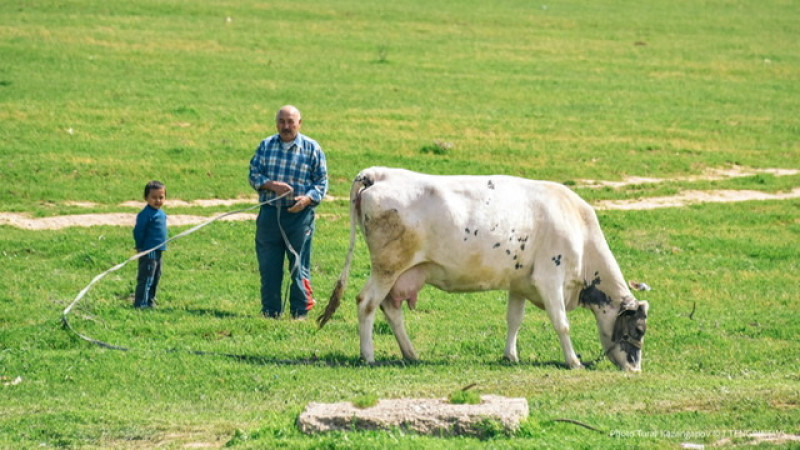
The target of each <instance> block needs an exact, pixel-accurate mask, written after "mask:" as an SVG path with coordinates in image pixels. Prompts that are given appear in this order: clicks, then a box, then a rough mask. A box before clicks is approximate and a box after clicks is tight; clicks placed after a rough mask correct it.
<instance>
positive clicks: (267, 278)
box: [256, 205, 314, 317]
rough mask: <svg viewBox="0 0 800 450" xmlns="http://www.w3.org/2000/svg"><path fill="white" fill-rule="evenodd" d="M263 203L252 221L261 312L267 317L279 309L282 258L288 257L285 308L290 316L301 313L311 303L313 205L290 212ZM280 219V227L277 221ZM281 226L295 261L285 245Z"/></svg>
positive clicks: (306, 312)
mask: <svg viewBox="0 0 800 450" xmlns="http://www.w3.org/2000/svg"><path fill="white" fill-rule="evenodd" d="M280 208H281V209H280V211H279V210H278V209H277V208H276V207H274V206H270V205H264V206H262V207H261V210H260V211H259V213H258V220H257V221H256V256H257V257H258V270H259V273H260V274H261V312H262V313H263V314H265V315H268V316H271V317H278V316H280V315H281V314H282V313H283V303H282V302H281V285H282V284H283V274H284V261H285V260H286V259H288V260H289V273H290V275H291V284H290V285H289V310H290V311H291V314H292V316H293V317H297V316H305V315H306V314H308V311H309V310H311V308H313V307H314V298H313V295H312V294H313V293H312V290H311V241H312V238H313V237H314V208H306V209H304V210H303V211H300V212H299V213H290V212H289V211H287V208H286V207H280ZM279 220H280V227H279V226H278V221H279ZM281 227H282V228H283V231H284V233H286V238H287V239H288V241H289V244H291V246H292V248H293V249H294V251H295V252H296V253H297V254H298V255H299V256H300V259H299V261H298V260H297V258H296V257H295V255H294V254H293V253H292V252H291V250H290V249H289V247H287V245H286V242H285V241H284V237H283V235H282V234H281Z"/></svg>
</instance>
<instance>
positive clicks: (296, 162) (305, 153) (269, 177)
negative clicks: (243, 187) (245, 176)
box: [250, 133, 328, 206]
mask: <svg viewBox="0 0 800 450" xmlns="http://www.w3.org/2000/svg"><path fill="white" fill-rule="evenodd" d="M269 181H281V182H284V183H286V184H288V185H290V186H291V187H292V189H293V190H294V196H295V197H297V196H301V195H307V196H309V197H310V198H311V201H312V202H313V205H317V204H319V202H321V201H322V198H323V197H325V193H326V192H327V191H328V166H327V164H326V163H325V153H323V152H322V147H320V145H319V144H318V143H317V141H315V140H313V139H311V138H309V137H307V136H304V135H302V134H299V133H298V134H297V137H296V138H295V140H294V144H293V145H292V146H291V147H290V148H289V149H288V150H284V149H283V146H282V145H281V137H280V135H279V134H275V135H274V136H272V137H269V138H267V139H264V140H263V141H261V144H259V146H258V148H257V149H256V153H255V155H253V159H251V160H250V186H252V187H253V189H255V190H258V193H259V196H258V200H259V202H265V201H267V200H270V199H274V198H275V197H278V195H277V194H275V193H274V192H272V191H270V190H268V189H262V190H259V189H258V188H260V187H261V186H263V185H264V183H267V182H269ZM273 204H276V205H282V206H291V205H292V204H294V200H293V199H290V198H288V197H285V198H282V199H280V200H278V202H276V203H273Z"/></svg>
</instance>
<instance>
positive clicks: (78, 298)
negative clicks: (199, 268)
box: [61, 191, 297, 356]
mask: <svg viewBox="0 0 800 450" xmlns="http://www.w3.org/2000/svg"><path fill="white" fill-rule="evenodd" d="M291 193H292V191H289V192H286V193H284V194H282V195H279V196H278V197H275V198H273V199H270V200H265V201H263V202H260V203H258V204H256V205H253V206H249V207H247V208H244V209H239V210H236V211H230V212H226V213H224V214H220V215H219V216H216V217H213V218H211V219H209V220H207V221H205V222H203V223H201V224H198V225H195V226H194V227H192V228H189V229H188V230H186V231H184V232H182V233H179V234H177V235H175V236H173V237H171V238H169V239H167V240H166V241H164V242H163V243H161V244H159V245H157V246H155V247H153V248H151V249H149V250H144V251H142V252H139V253H137V254H135V255H133V256H131V257H130V258H128V259H127V260H125V261H123V262H121V263H119V264H117V265H116V266H113V267H111V268H110V269H108V270H106V271H105V272H103V273H101V274H99V275H97V276H96V277H94V278H93V279H92V281H91V282H89V284H88V285H86V287H85V288H83V289H81V291H80V292H79V293H78V295H77V296H75V299H74V300H72V302H71V303H70V304H69V305H68V306H67V307H66V309H64V311H63V312H62V313H61V324H62V325H63V326H64V328H66V329H68V330H69V331H72V332H73V333H74V334H75V335H76V336H78V337H79V338H81V339H83V340H84V341H87V342H90V343H92V344H96V345H99V346H101V347H104V348H108V349H111V350H121V351H128V350H130V349H129V348H127V347H123V346H120V345H113V344H109V343H107V342H103V341H100V340H98V339H94V338H92V337H89V336H86V335H84V334H82V333H80V332H79V331H78V330H76V329H75V328H73V327H72V324H70V322H69V319H68V317H67V316H68V315H69V313H70V312H71V311H72V308H74V307H75V305H77V304H78V302H80V301H81V299H83V297H84V296H85V295H86V293H87V292H89V290H90V289H91V288H92V286H94V285H95V284H97V283H98V282H99V281H100V280H102V279H103V278H105V277H106V275H108V274H110V273H112V272H116V271H117V270H119V269H121V268H123V267H125V265H126V264H128V263H129V262H132V261H136V260H137V259H139V258H141V257H142V256H144V255H146V254H148V253H150V252H152V251H155V250H158V249H159V248H162V247H164V246H165V245H167V244H168V243H170V242H172V241H175V240H177V239H180V238H182V237H184V236H188V235H190V234H192V233H194V232H195V231H197V230H199V229H201V228H204V227H206V226H208V225H210V224H212V223H214V222H216V221H218V220H220V219H222V218H224V217H227V216H232V215H234V214H241V213H243V212H247V211H250V210H253V209H256V208H259V207H261V206H263V205H267V204H270V203H273V202H276V201H278V200H280V199H282V198H283V197H286V196H287V195H289V194H291ZM278 210H279V211H280V208H279V209H278ZM279 214H280V213H279ZM279 217H280V216H279ZM278 227H279V228H280V230H281V235H282V236H283V238H284V241H285V243H286V245H287V246H288V248H289V249H290V251H292V252H293V254H295V255H297V252H295V251H294V249H293V248H292V245H291V243H289V240H288V239H287V238H286V233H285V232H284V231H283V227H281V225H280V221H278ZM295 260H297V258H296V259H295ZM191 353H195V354H213V353H210V352H199V351H192V352H191ZM224 356H235V355H224Z"/></svg>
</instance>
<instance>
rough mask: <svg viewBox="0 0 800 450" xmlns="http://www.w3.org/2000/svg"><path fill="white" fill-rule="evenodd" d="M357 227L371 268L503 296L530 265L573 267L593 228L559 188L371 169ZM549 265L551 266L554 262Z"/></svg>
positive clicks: (577, 202)
mask: <svg viewBox="0 0 800 450" xmlns="http://www.w3.org/2000/svg"><path fill="white" fill-rule="evenodd" d="M362 176H365V177H367V178H368V179H369V180H370V183H371V185H370V186H369V187H367V188H366V189H365V190H364V191H363V192H362V193H361V196H360V208H359V222H360V223H361V224H362V228H363V231H364V234H365V237H366V240H367V243H368V245H369V247H370V254H371V256H372V263H373V269H374V270H377V271H382V272H385V273H387V274H391V273H395V272H397V271H401V272H402V271H404V270H407V269H409V268H411V267H414V266H420V267H422V268H424V269H425V270H426V272H427V276H428V279H427V281H428V282H429V283H430V284H433V285H436V286H438V287H440V288H442V289H445V290H448V291H473V290H487V289H509V288H510V286H511V285H513V284H515V283H518V282H519V280H529V279H530V275H531V272H532V270H533V268H534V265H535V264H536V263H537V261H542V260H544V259H545V258H547V259H549V258H558V255H562V256H561V258H564V260H565V261H566V260H567V256H568V255H569V256H570V257H572V260H573V261H574V260H575V259H577V260H580V258H581V256H582V247H583V245H584V243H585V242H586V240H587V235H588V234H591V233H592V232H593V229H594V228H596V218H595V216H594V212H593V210H592V208H591V207H590V206H589V205H588V204H586V202H584V201H583V200H581V199H580V198H579V197H578V196H577V195H576V194H574V193H573V192H572V191H570V190H569V189H568V188H566V187H565V186H563V185H560V184H557V183H552V182H546V181H534V180H526V179H522V178H516V177H510V176H502V175H492V176H436V175H426V174H419V173H416V172H411V171H407V170H403V169H389V168H379V167H375V168H370V169H366V170H365V171H363V172H362ZM554 264H555V262H554Z"/></svg>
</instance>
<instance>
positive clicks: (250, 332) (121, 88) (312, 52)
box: [0, 0, 800, 448]
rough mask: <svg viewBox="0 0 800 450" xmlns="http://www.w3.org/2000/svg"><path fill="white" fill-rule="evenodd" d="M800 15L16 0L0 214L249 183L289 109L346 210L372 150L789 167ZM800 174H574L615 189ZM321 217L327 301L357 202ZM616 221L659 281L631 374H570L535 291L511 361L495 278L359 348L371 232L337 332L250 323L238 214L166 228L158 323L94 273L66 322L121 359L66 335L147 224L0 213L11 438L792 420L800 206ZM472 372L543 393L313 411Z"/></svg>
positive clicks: (469, 376)
mask: <svg viewBox="0 0 800 450" xmlns="http://www.w3.org/2000/svg"><path fill="white" fill-rule="evenodd" d="M228 17H230V18H231V20H230V21H226V18H228ZM798 21H800V10H798V9H797V8H796V7H794V5H793V4H792V3H791V2H788V1H768V2H760V3H758V4H756V3H753V2H743V1H735V0H730V1H723V0H719V1H709V2H702V3H698V2H689V1H671V2H667V1H657V2H646V3H642V4H636V3H634V2H621V1H613V0H606V1H601V2H592V3H587V2H559V3H556V4H547V5H546V7H545V5H543V4H541V3H531V2H523V1H513V0H503V1H499V2H491V3H487V2H477V1H458V2H456V1H448V2H436V3H435V4H434V3H431V2H422V1H411V0H407V1H406V0H404V1H399V2H392V3H386V4H383V3H377V4H374V5H371V4H367V3H365V2H359V1H345V0H342V1H335V2H320V1H313V0H312V1H308V2H299V3H298V2H295V3H272V2H268V3H264V2H254V1H235V2H234V1H222V2H189V1H179V0H172V1H137V2H120V1H110V2H109V1H106V2H99V1H87V0H71V1H66V2H59V3H58V4H53V2H22V3H14V2H4V3H0V55H1V56H0V180H2V184H0V205H2V207H0V209H2V210H3V212H24V213H29V214H32V215H34V216H37V217H43V216H52V215H61V214H76V213H85V212H99V213H103V212H132V209H131V208H125V207H121V206H118V205H119V203H121V202H123V201H128V200H139V199H140V197H141V190H142V187H143V185H144V183H145V182H146V181H147V180H149V179H152V178H156V179H160V180H162V181H164V182H165V183H166V184H167V186H168V192H169V196H170V197H171V198H175V199H182V200H194V199H204V198H222V199H227V198H234V197H241V196H252V195H253V194H252V191H251V190H250V187H249V186H248V184H247V180H246V174H247V163H248V161H249V158H250V157H251V156H252V153H253V150H254V149H255V147H256V145H257V144H258V142H259V141H260V139H262V138H264V137H266V136H268V135H270V134H272V133H273V131H274V128H273V125H272V118H273V116H274V112H275V110H276V109H277V108H278V107H280V106H281V105H283V104H285V103H293V104H296V105H297V106H298V107H300V109H301V110H302V111H303V112H304V127H303V131H304V132H306V133H307V134H309V135H310V136H312V137H314V138H316V139H318V140H319V141H320V142H321V143H322V145H323V148H324V149H325V150H326V154H327V157H328V163H329V168H330V172H331V194H333V195H334V196H336V197H337V198H342V197H345V196H346V195H347V192H348V191H349V182H350V180H351V179H352V177H353V176H354V175H355V174H356V173H357V172H358V171H359V170H360V169H361V168H363V167H367V166H370V165H387V166H402V167H406V168H409V169H414V170H420V171H427V172H433V173H442V174H454V173H470V174H485V173H507V174H512V175H520V176H525V177H529V178H538V179H549V180H554V181H559V182H565V183H568V184H571V185H573V186H574V185H575V182H576V181H577V180H582V179H604V180H618V179H620V178H622V177H623V176H626V175H633V176H652V177H660V178H668V177H672V176H687V175H697V174H701V173H702V172H703V171H704V170H706V169H708V168H722V167H726V166H728V165H730V164H734V163H735V164H741V165H744V166H749V167H758V168H770V167H780V168H794V169H798V168H800V165H799V164H798V161H800V144H798V142H800V140H798V136H800V121H798V119H797V118H796V116H797V111H798V110H800V54H798V52H797V50H796V47H797V46H796V34H797V33H796V24H797V23H798ZM68 130H72V132H71V133H70V132H69V131H68ZM444 144H448V145H447V146H445V145H444ZM798 182H800V176H789V177H774V176H771V175H756V176H752V177H745V178H738V179H731V180H723V181H691V182H689V181H674V182H667V183H661V184H654V185H637V186H630V187H627V188H623V189H619V190H614V189H610V188H607V189H587V188H578V187H576V190H577V191H578V192H579V193H580V194H581V195H582V196H584V197H585V198H587V199H588V200H590V201H597V200H604V199H612V200H613V199H628V198H640V197H652V196H661V195H672V194H676V193H678V192H680V191H682V190H686V189H702V190H708V189H755V190H761V191H766V192H777V191H786V190H789V189H792V188H795V187H797V186H798ZM70 201H92V202H95V203H97V205H96V206H93V207H91V208H83V207H77V206H71V205H69V204H68V202H70ZM226 210H227V209H226V208H224V207H223V208H210V209H204V208H189V207H181V208H168V210H167V212H168V213H169V214H203V215H211V214H213V213H218V212H222V211H226ZM319 213H320V216H321V218H320V219H319V221H318V225H317V235H316V241H315V247H314V271H313V276H314V284H315V289H316V290H317V292H316V297H317V298H318V299H320V300H322V301H323V302H324V299H326V298H327V296H328V294H329V289H330V288H331V287H332V286H333V283H334V281H335V280H336V278H337V276H338V272H339V270H340V268H341V265H342V263H343V260H344V254H345V251H346V248H347V234H348V226H349V224H348V220H347V219H346V214H347V201H346V200H337V201H333V202H325V203H323V204H322V205H321V206H320V207H319ZM599 215H600V220H601V223H602V225H603V228H604V231H605V233H606V236H607V238H608V240H609V243H610V245H611V248H612V250H613V251H614V254H615V256H616V257H617V259H618V261H619V263H620V266H621V268H622V270H623V273H624V274H625V275H626V277H627V278H628V279H632V280H641V281H645V282H647V283H648V284H649V285H650V286H652V287H653V290H652V291H650V292H647V293H643V294H641V295H639V297H640V298H642V299H646V300H648V301H650V303H651V318H650V321H649V327H648V335H647V339H646V344H645V349H644V364H643V370H644V371H643V373H641V374H637V375H631V374H625V373H620V372H618V371H617V370H616V369H615V368H614V367H613V365H612V364H611V363H609V362H608V361H600V362H598V363H596V364H594V365H591V366H590V367H589V368H588V369H587V370H582V371H567V370H565V369H564V368H563V367H562V365H561V364H562V360H563V356H562V355H561V351H560V350H559V346H558V341H557V338H556V335H555V333H554V332H553V331H552V327H551V326H550V324H549V321H548V320H547V318H546V315H545V314H544V313H542V312H541V311H538V310H536V309H535V308H533V307H530V308H529V309H528V314H527V316H526V319H525V322H524V324H523V329H522V331H521V333H520V338H519V348H520V356H521V358H522V362H521V363H520V364H518V365H511V364H507V363H504V362H503V361H502V359H501V357H502V353H503V347H504V336H505V320H504V316H505V296H504V294H503V293H501V292H487V293H475V294H446V293H443V292H440V291H437V290H435V289H433V288H426V289H425V290H424V291H423V292H422V294H421V300H420V302H419V303H418V308H417V310H416V311H414V312H407V313H406V322H407V327H408V330H409V333H410V335H411V337H412V340H413V341H414V344H415V346H416V348H417V350H418V352H419V353H420V356H421V358H422V362H420V363H419V364H410V365H409V364H402V363H401V362H400V360H399V351H398V349H397V345H396V343H395V340H394V337H393V336H392V334H391V331H390V330H389V327H388V325H387V324H386V323H385V321H384V320H383V318H382V317H380V315H379V316H378V317H379V318H378V320H377V324H376V334H375V346H376V358H377V360H378V361H379V364H378V365H377V366H375V367H366V366H363V365H362V364H361V363H360V362H359V360H358V336H357V329H358V323H357V318H356V313H355V308H354V301H353V298H354V297H355V293H356V291H357V289H358V288H359V287H360V285H361V284H362V283H363V282H364V281H365V280H366V277H367V276H368V274H369V266H368V264H367V255H366V249H365V245H364V244H363V242H361V243H359V246H358V247H357V260H356V261H355V264H354V267H353V270H352V275H351V283H350V289H349V290H348V293H347V300H346V303H345V305H343V306H342V307H341V308H340V310H339V312H337V315H336V316H334V319H333V320H332V321H331V322H330V323H329V324H328V325H327V326H326V327H325V328H324V329H323V330H316V329H315V327H314V323H313V321H308V322H303V323H295V322H291V321H288V320H285V321H277V322H276V321H265V320H263V319H261V318H260V317H259V316H258V314H257V312H258V308H259V300H258V273H257V270H256V262H255V256H254V254H253V253H254V252H253V231H254V225H253V224H252V223H248V222H236V223H232V222H217V223H215V224H213V225H211V226H209V227H207V228H204V229H203V230H201V231H199V232H197V233H196V234H194V235H191V236H189V237H187V238H185V239H182V240H179V241H176V242H175V243H174V245H171V247H170V251H169V252H168V253H167V254H166V255H165V264H166V266H165V269H164V279H163V285H162V288H161V291H160V293H159V299H160V302H161V303H160V308H159V309H157V310H155V311H148V312H146V313H141V312H136V311H133V310H132V309H131V308H130V296H131V294H132V291H133V288H134V279H135V267H133V266H134V265H133V264H131V265H129V266H126V267H125V268H123V269H121V270H120V271H118V272H114V273H112V274H111V275H109V276H108V277H107V278H106V279H104V280H103V281H102V282H100V283H99V284H98V285H97V286H96V287H95V288H94V289H92V290H91V291H90V292H89V294H88V295H87V297H86V298H85V299H84V300H83V301H82V302H81V303H80V304H79V305H78V307H77V308H76V309H75V311H74V312H73V313H72V314H71V316H70V320H71V323H72V325H73V326H74V327H75V328H76V329H77V330H78V331H80V332H81V333H84V334H87V335H88V336H91V337H93V338H96V339H100V340H103V341H106V342H109V343H112V344H115V345H119V346H123V347H126V348H128V349H129V350H128V351H114V350H108V349H104V348H101V347H98V346H94V345H92V344H89V343H87V342H85V341H82V340H80V339H78V338H77V337H76V336H75V335H74V334H71V333H69V332H67V331H65V330H64V329H63V328H62V326H61V323H60V318H61V312H62V311H63V309H64V308H65V307H66V305H67V304H68V303H69V302H70V301H71V300H72V299H73V298H74V297H75V296H76V295H77V293H78V291H79V290H80V289H81V288H83V286H85V285H86V284H87V283H88V282H89V281H90V280H91V279H92V278H93V277H94V276H95V275H97V274H98V273H100V272H102V271H104V270H106V269H108V268H109V267H111V266H113V265H115V264H117V263H119V262H121V261H124V260H125V259H127V258H128V257H129V256H130V255H131V253H132V248H131V247H132V244H133V242H132V238H131V234H130V233H131V231H130V229H129V228H128V227H93V228H68V229H64V230H57V231H26V230H20V229H17V228H14V227H11V226H0V279H2V282H0V286H2V289H0V377H2V378H0V384H2V385H0V405H3V407H2V408H0V447H3V448H6V447H8V448H33V447H39V446H40V445H44V446H62V447H154V446H158V445H162V446H166V447H170V448H179V447H181V446H183V445H185V444H192V443H208V444H214V445H224V444H226V443H228V444H229V445H231V446H233V447H234V448H274V447H289V448H329V447H330V448H334V447H352V448H380V447H387V448H420V447H425V448H428V447H432V448H453V447H458V448H461V447H465V448H480V447H484V446H490V447H499V448H538V447H558V448H596V447H609V446H610V447H628V446H641V447H661V448H674V447H675V446H677V445H678V444H680V443H681V442H687V441H688V442H699V443H706V444H710V443H713V442H715V441H717V440H719V439H721V438H725V437H733V438H735V439H736V440H737V442H745V443H746V442H747V439H746V438H745V437H743V436H741V435H736V433H737V432H746V431H747V430H774V431H782V432H786V433H793V434H800V414H798V408H799V407H800V387H799V386H800V383H799V382H800V376H798V373H800V363H799V362H798V361H800V350H798V346H797V342H799V341H800V313H799V312H798V311H800V301H798V298H800V287H798V283H797V280H798V277H797V273H798V269H800V267H798V265H799V264H800V245H798V242H800V239H799V238H800V202H798V201H797V200H789V201H770V202H747V203H739V204H725V205H713V204H709V205H696V206H691V207H686V208H673V209H663V210H652V211H627V212H625V211H602V212H600V213H599ZM183 229H185V228H181V227H173V228H172V229H171V233H172V234H173V235H175V234H177V233H178V232H180V231H183ZM570 320H571V324H572V337H573V342H574V345H575V347H576V351H577V352H578V353H580V354H581V355H582V359H583V360H584V361H592V360H594V359H596V358H597V357H598V356H600V355H601V352H602V351H601V347H600V344H599V342H598V340H597V336H596V334H597V331H596V326H595V325H594V319H593V318H592V316H591V314H590V313H589V312H588V311H585V310H577V311H574V312H573V313H571V314H570ZM197 352H206V353H208V354H206V355H199V354H197ZM226 355H228V356H226ZM232 355H235V356H232ZM16 377H21V378H22V381H21V382H20V383H19V384H15V385H12V383H10V382H11V381H12V380H14V379H15V378H16ZM473 383H476V387H475V390H476V391H478V392H480V393H485V394H499V395H506V396H514V397H525V398H526V399H527V400H528V403H529V405H530V408H531V416H530V418H529V419H528V420H527V421H525V422H524V423H523V425H522V428H521V429H520V430H519V431H518V432H516V433H514V434H512V435H506V434H504V433H501V432H499V431H498V430H496V429H495V428H494V427H493V426H492V424H490V423H489V424H487V426H486V430H484V431H485V433H483V434H482V438H481V439H478V438H447V439H444V438H441V439H440V438H431V437H424V436H415V435H410V434H407V433H405V432H402V431H400V430H394V431H389V432H340V433H331V434H325V435H319V436H306V435H304V434H302V433H301V432H300V431H299V430H298V429H297V427H296V426H295V421H296V419H297V416H298V414H299V413H300V412H301V411H302V410H303V408H304V407H305V405H306V404H307V403H308V402H311V401H317V402H339V401H353V399H362V398H392V397H438V398H445V397H447V396H448V395H449V394H450V393H452V392H454V391H456V390H458V389H461V388H462V387H463V386H467V385H471V384H473ZM5 384H8V385H5ZM557 418H571V419H574V420H579V421H581V422H584V423H587V424H591V425H592V426H594V427H596V428H599V429H602V430H604V431H605V433H597V432H594V431H591V430H587V429H584V428H581V427H576V426H575V425H573V424H569V423H564V422H555V421H554V419H557Z"/></svg>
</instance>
